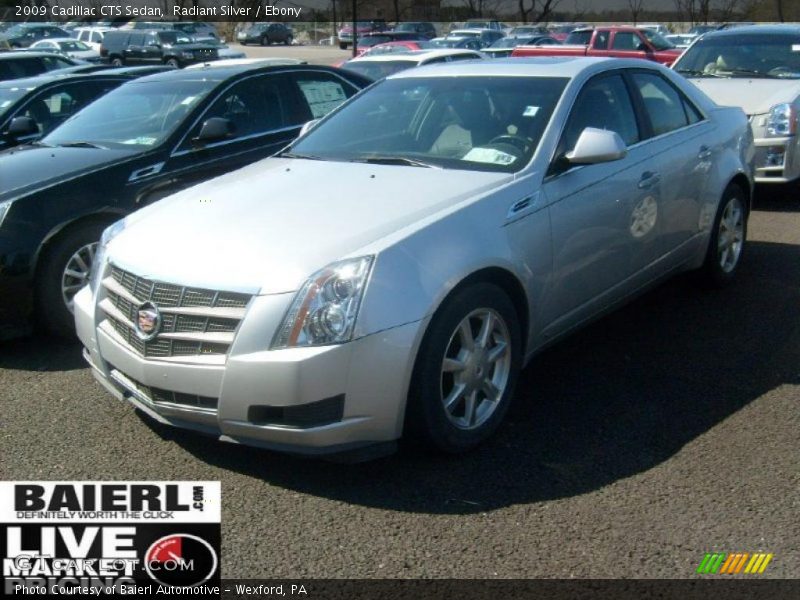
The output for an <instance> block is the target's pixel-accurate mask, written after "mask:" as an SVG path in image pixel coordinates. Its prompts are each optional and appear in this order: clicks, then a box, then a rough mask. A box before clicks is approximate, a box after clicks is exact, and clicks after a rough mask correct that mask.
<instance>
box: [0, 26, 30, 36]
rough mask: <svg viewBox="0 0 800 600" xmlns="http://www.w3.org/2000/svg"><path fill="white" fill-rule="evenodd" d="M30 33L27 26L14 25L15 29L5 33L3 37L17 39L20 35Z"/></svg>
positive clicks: (12, 28) (11, 28)
mask: <svg viewBox="0 0 800 600" xmlns="http://www.w3.org/2000/svg"><path fill="white" fill-rule="evenodd" d="M27 31H28V28H27V27H26V26H25V25H14V26H13V27H9V28H8V29H6V30H5V31H4V32H3V35H5V36H7V37H17V36H20V35H23V34H25V33H26V32H27Z"/></svg>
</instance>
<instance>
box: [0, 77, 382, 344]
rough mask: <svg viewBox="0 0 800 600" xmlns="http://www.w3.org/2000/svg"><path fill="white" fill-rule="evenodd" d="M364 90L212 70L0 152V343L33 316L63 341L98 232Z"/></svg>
mask: <svg viewBox="0 0 800 600" xmlns="http://www.w3.org/2000/svg"><path fill="white" fill-rule="evenodd" d="M369 83H370V82H369V80H367V79H365V78H363V77H361V76H359V75H357V74H353V73H349V72H347V71H341V70H338V69H334V68H332V67H321V66H319V67H318V66H310V65H293V66H259V65H258V64H257V63H255V64H249V65H235V66H228V65H218V66H214V63H211V65H209V66H203V67H197V68H192V69H185V70H181V71H171V72H166V73H159V74H157V75H150V76H148V77H142V78H140V79H137V80H135V81H130V82H128V83H124V84H122V85H121V86H119V87H118V88H116V89H114V90H112V91H111V92H109V93H108V94H106V95H105V96H102V97H101V98H99V99H98V100H96V101H95V102H93V103H92V104H90V105H89V106H87V107H86V108H85V109H84V110H82V111H80V112H79V113H77V114H76V115H75V116H73V117H72V118H71V119H69V120H68V121H66V122H65V123H64V124H62V125H61V126H60V127H58V128H56V129H55V130H54V131H53V132H52V133H50V134H49V135H48V136H46V137H44V138H43V139H42V140H41V141H40V142H38V143H36V144H32V145H25V146H17V147H16V148H12V149H10V150H6V151H5V152H1V153H0V338H3V337H10V336H12V335H14V334H19V333H23V332H25V331H27V330H29V329H30V327H31V325H32V324H33V322H34V321H37V322H38V323H40V324H41V325H42V326H44V327H45V328H46V329H48V330H50V331H52V332H56V333H61V334H69V333H70V332H71V331H72V328H73V325H72V315H71V312H70V309H71V304H72V298H73V296H74V295H75V293H76V292H77V291H78V290H79V289H80V288H81V287H82V286H83V285H84V284H85V283H86V282H87V280H88V276H89V272H90V268H91V263H92V257H93V255H94V251H95V248H96V243H97V241H98V240H99V238H100V234H101V232H102V230H103V229H104V228H105V227H107V226H108V225H109V224H110V223H112V222H114V221H116V220H118V219H119V218H121V217H123V216H125V215H127V214H128V213H131V212H133V211H134V210H136V209H138V208H140V207H142V206H144V205H146V204H149V203H151V202H154V201H156V200H159V199H160V198H163V197H165V196H168V195H170V194H173V193H175V192H177V191H179V190H181V189H184V188H187V187H189V186H192V185H194V184H196V183H199V182H201V181H204V180H206V179H210V178H212V177H215V176H217V175H220V174H222V173H225V172H228V171H231V170H234V169H237V168H239V167H242V166H244V165H246V164H249V163H251V162H253V161H256V160H258V159H261V158H265V157H267V156H270V155H271V154H274V153H275V152H277V151H278V150H280V149H281V148H283V147H284V146H286V145H287V144H288V143H289V142H290V141H291V140H292V139H294V138H295V137H296V136H297V135H298V133H299V132H300V128H301V127H302V125H303V123H306V122H308V121H310V120H312V119H316V118H319V117H322V116H323V115H325V114H327V113H328V112H329V111H331V110H332V109H333V108H335V107H336V106H338V105H339V104H340V103H341V102H343V101H344V100H345V99H347V98H348V97H350V96H352V95H354V94H355V93H356V92H357V91H358V90H360V89H362V88H364V87H366V86H367V85H368V84H369ZM265 193H268V190H265ZM199 208H202V207H199ZM175 225H176V227H179V226H180V224H179V223H176V224H175ZM198 243H202V242H201V241H199V240H198Z"/></svg>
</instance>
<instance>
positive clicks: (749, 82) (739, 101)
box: [691, 77, 800, 115]
mask: <svg viewBox="0 0 800 600" xmlns="http://www.w3.org/2000/svg"><path fill="white" fill-rule="evenodd" d="M691 82H692V83H693V84H695V85H696V86H697V87H698V88H700V89H701V90H702V91H703V92H705V93H706V94H707V95H708V96H709V97H710V98H711V99H712V100H713V101H714V102H716V103H717V104H720V105H722V106H739V107H741V108H742V109H743V110H744V112H746V113H747V114H748V115H760V114H764V113H767V112H769V109H770V108H771V107H772V106H774V105H776V104H780V103H782V102H794V100H795V99H796V98H797V97H798V96H800V81H799V80H796V79H746V78H743V77H731V78H724V79H723V78H718V77H693V78H692V79H691Z"/></svg>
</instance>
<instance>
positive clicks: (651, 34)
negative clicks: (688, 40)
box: [641, 29, 675, 50]
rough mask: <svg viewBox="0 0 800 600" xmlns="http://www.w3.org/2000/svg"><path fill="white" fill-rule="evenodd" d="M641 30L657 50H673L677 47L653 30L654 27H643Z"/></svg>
mask: <svg viewBox="0 0 800 600" xmlns="http://www.w3.org/2000/svg"><path fill="white" fill-rule="evenodd" d="M641 32H642V35H643V36H644V37H646V38H647V41H648V42H650V43H651V44H652V45H653V48H655V49H656V50H672V49H673V48H675V46H674V45H673V44H670V43H669V42H668V41H667V40H665V39H664V38H663V37H662V35H661V34H660V33H658V32H657V31H653V30H652V29H642V30H641Z"/></svg>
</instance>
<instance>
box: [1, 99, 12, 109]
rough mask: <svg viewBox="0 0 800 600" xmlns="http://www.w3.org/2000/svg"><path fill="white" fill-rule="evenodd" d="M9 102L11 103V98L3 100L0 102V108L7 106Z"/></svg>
mask: <svg viewBox="0 0 800 600" xmlns="http://www.w3.org/2000/svg"><path fill="white" fill-rule="evenodd" d="M9 104H11V100H3V101H2V102H0V108H5V107H6V106H8V105H9Z"/></svg>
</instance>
